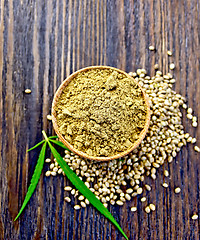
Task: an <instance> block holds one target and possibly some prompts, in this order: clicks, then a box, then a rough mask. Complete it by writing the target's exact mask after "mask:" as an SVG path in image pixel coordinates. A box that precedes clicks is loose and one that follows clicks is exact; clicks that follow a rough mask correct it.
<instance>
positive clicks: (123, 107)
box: [56, 69, 147, 157]
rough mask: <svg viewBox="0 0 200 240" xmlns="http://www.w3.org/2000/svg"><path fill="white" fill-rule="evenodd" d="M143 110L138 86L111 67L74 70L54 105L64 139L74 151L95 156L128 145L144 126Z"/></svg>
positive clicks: (116, 150)
mask: <svg viewBox="0 0 200 240" xmlns="http://www.w3.org/2000/svg"><path fill="white" fill-rule="evenodd" d="M146 113H147V106H146V104H145V101H144V97H143V93H142V91H141V89H140V88H139V87H138V85H137V84H136V83H135V82H134V81H133V80H132V79H131V78H128V77H127V76H126V75H125V74H122V73H120V72H117V71H115V70H112V69H90V70H88V71H86V72H80V73H78V74H77V75H76V76H75V77H74V78H73V79H72V80H71V82H70V83H69V84H68V85H67V86H66V88H65V89H64V90H63V92H62V94H61V96H60V98H59V100H58V102H57V105H56V119H57V124H58V128H59V131H60V132H61V134H62V135H63V136H64V138H65V139H66V140H67V141H68V142H69V143H70V144H71V145H72V146H74V148H76V149H77V150H79V151H82V152H85V153H87V154H88V155H90V156H98V157H103V156H106V157H107V156H113V155H115V154H118V153H120V152H123V151H125V150H127V149H128V148H130V147H131V146H132V144H133V143H134V142H135V141H136V140H137V139H138V136H139V134H140V132H141V131H142V129H143V128H144V125H145V120H146Z"/></svg>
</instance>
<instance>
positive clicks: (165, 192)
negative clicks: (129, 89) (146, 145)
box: [0, 0, 200, 240]
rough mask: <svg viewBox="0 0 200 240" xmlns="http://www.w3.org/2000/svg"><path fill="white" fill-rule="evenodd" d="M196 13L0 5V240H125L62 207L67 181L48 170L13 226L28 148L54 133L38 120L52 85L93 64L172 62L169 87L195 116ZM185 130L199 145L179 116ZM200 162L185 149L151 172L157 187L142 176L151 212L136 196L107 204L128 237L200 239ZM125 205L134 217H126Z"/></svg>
mask: <svg viewBox="0 0 200 240" xmlns="http://www.w3.org/2000/svg"><path fill="white" fill-rule="evenodd" d="M199 6H200V2H199V0H182V1H177V0H169V1H164V0H153V1H152V0H132V1H131V0H126V1H125V0H123V1H114V0H93V1H90V0H83V1H78V0H52V1H43V0H9V1H5V0H1V1H0V142H1V144H0V239H5V240H7V239H15V240H16V239H69V240H70V239H74V240H76V239H93V240H100V239H101V240H103V239H112V240H115V239H123V238H122V236H121V235H120V234H119V232H118V231H117V230H116V229H115V228H114V227H113V226H112V225H111V224H110V223H109V221H107V220H106V219H105V218H104V217H103V216H101V215H100V214H99V213H98V212H97V211H96V210H95V209H94V208H93V207H91V206H88V207H87V208H86V209H81V210H80V211H75V210H74V209H73V207H72V205H73V204H74V203H75V202H76V200H75V199H72V205H71V204H66V203H65V202H64V201H63V199H64V197H65V194H66V193H64V191H63V187H64V186H65V184H66V183H68V181H67V180H66V179H64V178H63V177H56V178H52V177H51V178H46V177H45V175H44V172H45V170H47V169H48V166H47V165H45V167H44V171H43V174H42V177H41V179H40V182H39V184H38V186H37V190H36V192H35V193H34V195H33V196H32V198H31V200H30V203H29V204H28V206H27V208H26V209H25V211H24V213H23V215H22V216H21V217H20V219H19V220H18V221H17V222H13V219H14V218H15V216H16V215H17V212H18V211H19V208H20V207H21V205H22V202H23V200H24V197H25V194H26V191H27V187H28V185H29V183H30V179H31V176H32V174H33V171H34V167H35V164H36V159H37V155H38V153H39V150H36V151H34V152H31V153H30V154H27V153H26V150H27V149H28V148H29V147H30V146H33V145H34V144H35V143H36V142H38V141H40V140H41V139H42V134H41V130H42V129H44V130H45V131H47V133H48V134H52V131H53V130H52V123H51V122H49V121H48V120H47V119H46V115H47V114H49V113H50V108H51V103H52V99H53V95H54V93H55V91H56V89H57V88H58V86H59V85H60V83H61V82H62V81H63V80H64V79H65V78H66V76H68V75H69V74H70V73H72V72H73V71H76V70H78V69H80V68H83V67H87V66H91V65H109V66H113V67H117V68H120V69H122V70H125V71H127V72H129V71H134V70H136V69H137V68H143V67H144V68H146V69H147V71H148V73H149V74H153V73H154V68H153V66H154V64H155V63H158V64H159V67H160V69H161V70H162V71H163V72H164V73H166V72H168V71H169V64H170V63H171V62H174V63H175V64H176V68H175V70H174V72H173V73H174V76H175V78H176V79H177V81H176V84H175V90H176V91H177V92H179V93H181V94H182V95H183V96H185V97H186V98H187V100H188V104H189V106H191V107H192V108H193V109H194V113H195V115H196V116H197V117H198V118H200V74H199V73H200V66H199V64H200V58H199V57H200V46H199V45H200V27H199V22H200V14H199ZM149 45H153V46H155V47H156V52H151V51H149V49H148V47H149ZM168 49H170V50H171V51H172V52H173V56H172V57H169V56H167V54H166V51H167V50H168ZM170 71H171V70H170ZM26 88H30V89H31V90H32V93H31V94H30V95H27V94H25V93H24V90H25V89H26ZM183 124H184V126H185V131H186V132H189V133H190V134H192V135H193V136H194V137H196V138H197V139H198V141H197V144H198V145H199V144H200V140H199V139H200V127H198V128H197V129H193V128H192V127H191V124H190V122H189V121H188V120H187V119H186V117H185V114H183ZM199 160H200V155H199V154H197V153H195V152H194V151H193V147H192V146H191V145H188V146H187V147H185V148H183V149H182V150H181V152H180V153H179V154H178V156H177V157H176V159H175V161H174V162H173V163H171V164H167V163H165V164H164V166H163V167H162V168H160V169H159V171H158V175H157V179H156V181H152V179H150V178H146V179H145V183H149V184H150V185H151V186H152V191H151V192H149V193H148V192H145V193H144V195H147V199H148V202H153V203H155V204H156V211H155V212H153V213H152V214H149V215H147V214H146V213H145V212H144V211H143V208H144V204H142V203H141V202H140V201H139V198H135V199H133V200H132V201H131V202H127V203H126V204H125V205H124V206H123V207H117V206H112V207H111V206H109V210H110V211H111V213H112V214H113V215H114V217H115V218H116V220H117V221H118V222H119V223H120V225H121V226H122V228H123V229H124V231H125V232H126V234H127V235H128V236H129V238H130V239H132V240H133V239H149V240H152V239H153V240H154V239H155V240H157V239H166V240H168V239H172V240H174V239H189V240H190V239H191V240H193V239H194V240H198V239H199V238H200V224H199V223H200V222H199V220H197V221H193V220H191V215H192V214H193V213H194V212H195V213H197V214H199V213H200V203H199V199H200V185H199V182H200V181H199V180H200V161H199ZM164 169H168V170H169V172H170V178H169V179H168V180H167V181H168V182H169V188H168V189H163V187H162V186H161V183H162V182H163V181H164V177H163V170H164ZM68 184H69V183H68ZM176 186H180V187H181V189H182V191H181V193H180V194H179V195H175V194H174V188H175V187H176ZM133 205H136V206H137V207H138V211H137V212H136V213H132V212H130V207H131V206H133Z"/></svg>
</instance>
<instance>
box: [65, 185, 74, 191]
mask: <svg viewBox="0 0 200 240" xmlns="http://www.w3.org/2000/svg"><path fill="white" fill-rule="evenodd" d="M64 190H65V191H71V190H72V187H70V186H67V187H64Z"/></svg>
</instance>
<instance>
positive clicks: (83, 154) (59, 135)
mask: <svg viewBox="0 0 200 240" xmlns="http://www.w3.org/2000/svg"><path fill="white" fill-rule="evenodd" d="M91 69H111V70H115V71H117V72H120V73H122V74H124V75H126V76H127V77H128V78H131V80H132V81H134V82H135V83H136V84H137V85H138V87H139V88H140V89H141V91H142V93H143V97H144V100H145V104H146V107H147V114H146V120H145V125H144V128H143V130H142V131H141V132H140V134H139V138H138V139H137V140H136V141H135V142H134V143H133V145H132V147H131V148H128V149H127V150H126V151H123V152H120V153H118V154H115V155H112V156H108V157H95V156H90V155H88V154H86V153H84V152H82V151H79V150H77V149H76V148H74V147H73V146H72V145H71V144H70V143H69V142H68V141H67V140H66V139H65V138H64V137H63V136H62V134H61V133H60V132H59V129H58V125H57V120H56V110H55V106H56V103H57V101H58V99H59V97H60V95H61V93H62V91H63V89H64V88H65V87H66V86H67V85H68V84H69V83H70V82H71V80H72V79H73V78H74V77H75V76H76V75H77V74H79V73H80V72H85V71H88V70H91ZM51 115H52V123H53V127H54V130H55V132H56V134H57V136H58V138H59V139H60V140H61V142H62V143H63V144H64V145H65V146H66V147H67V148H69V150H71V151H72V152H74V153H75V154H77V155H79V156H81V157H83V158H86V159H90V160H96V161H110V160H114V159H118V158H121V157H124V156H125V155H127V154H129V153H130V152H132V151H133V150H134V149H135V148H137V147H138V145H139V144H140V143H141V142H142V140H143V139H144V137H145V135H146V133H147V131H148V127H149V124H150V117H151V116H150V115H151V113H150V104H149V100H148V97H147V95H146V93H145V92H144V90H143V89H142V87H141V86H140V84H139V83H138V82H137V81H136V80H135V79H134V78H133V77H131V76H130V75H129V74H128V73H126V72H124V71H122V70H120V69H118V68H115V67H110V66H103V65H99V66H89V67H85V68H81V69H79V70H78V71H76V72H73V73H72V74H71V75H69V76H68V77H67V78H66V79H65V80H64V81H63V82H62V83H61V85H60V86H59V88H58V89H57V91H56V93H55V94H54V98H53V102H52V109H51Z"/></svg>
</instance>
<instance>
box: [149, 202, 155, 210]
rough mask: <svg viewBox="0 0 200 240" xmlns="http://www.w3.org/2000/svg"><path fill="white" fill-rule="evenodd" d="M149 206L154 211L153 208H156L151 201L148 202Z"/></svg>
mask: <svg viewBox="0 0 200 240" xmlns="http://www.w3.org/2000/svg"><path fill="white" fill-rule="evenodd" d="M149 208H150V209H151V210H152V211H155V210H156V206H155V205H154V204H153V203H150V204H149Z"/></svg>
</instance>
